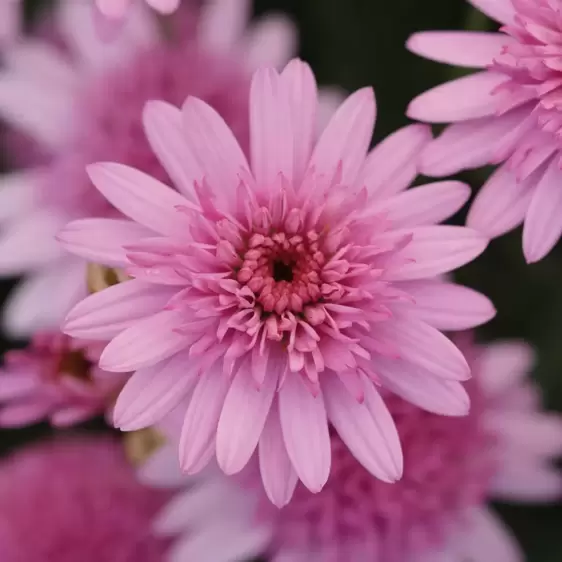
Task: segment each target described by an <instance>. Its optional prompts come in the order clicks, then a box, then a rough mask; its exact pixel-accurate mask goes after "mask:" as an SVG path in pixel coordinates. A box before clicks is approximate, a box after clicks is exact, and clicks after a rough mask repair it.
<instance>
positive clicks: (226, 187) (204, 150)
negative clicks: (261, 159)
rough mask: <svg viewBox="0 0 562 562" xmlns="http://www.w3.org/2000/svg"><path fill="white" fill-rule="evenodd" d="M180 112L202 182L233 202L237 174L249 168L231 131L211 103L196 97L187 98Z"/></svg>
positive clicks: (215, 192) (186, 137)
mask: <svg viewBox="0 0 562 562" xmlns="http://www.w3.org/2000/svg"><path fill="white" fill-rule="evenodd" d="M182 112H183V132H184V137H185V139H186V142H187V144H188V146H189V149H190V151H191V154H193V156H194V158H195V160H196V161H197V163H198V164H199V166H200V167H201V170H202V172H203V174H204V177H205V181H206V182H207V184H208V185H209V186H210V187H211V189H212V191H213V193H214V194H216V195H219V196H221V197H222V198H223V199H226V200H227V201H229V200H230V201H233V200H234V198H235V195H236V189H237V187H238V184H239V183H240V174H241V172H244V171H245V170H248V169H249V166H248V162H247V161H246V157H245V156H244V153H243V152H242V149H241V148H240V145H239V144H238V141H237V140H236V138H235V136H234V133H233V132H232V131H231V130H230V128H229V127H228V125H227V124H226V123H225V122H224V119H223V118H222V117H221V116H220V115H219V114H218V113H217V112H216V111H215V110H214V109H213V108H212V107H211V106H210V105H208V104H206V103H205V102H204V101H202V100H200V99H198V98H194V97H188V98H187V100H186V101H185V103H184V105H183V108H182ZM201 179H202V178H201Z"/></svg>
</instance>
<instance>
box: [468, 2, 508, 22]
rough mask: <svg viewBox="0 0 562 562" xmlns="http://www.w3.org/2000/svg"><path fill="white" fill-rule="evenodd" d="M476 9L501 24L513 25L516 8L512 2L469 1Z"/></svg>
mask: <svg viewBox="0 0 562 562" xmlns="http://www.w3.org/2000/svg"><path fill="white" fill-rule="evenodd" d="M468 1H469V2H470V3H471V4H472V5H473V6H474V7H475V8H478V9H479V10H480V11H481V12H483V13H484V14H486V15H487V16H489V17H491V18H492V19H494V20H496V21H498V22H500V23H512V22H513V16H514V15H515V8H514V7H513V4H512V0H468Z"/></svg>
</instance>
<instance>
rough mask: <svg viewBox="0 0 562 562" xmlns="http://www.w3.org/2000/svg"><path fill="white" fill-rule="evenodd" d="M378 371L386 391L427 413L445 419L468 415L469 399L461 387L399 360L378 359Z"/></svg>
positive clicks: (454, 382) (459, 384) (457, 383)
mask: <svg viewBox="0 0 562 562" xmlns="http://www.w3.org/2000/svg"><path fill="white" fill-rule="evenodd" d="M376 372H377V374H378V375H379V377H380V379H381V381H382V384H383V386H384V387H385V388H387V389H388V390H390V391H391V392H394V393H395V394H398V396H401V397H402V398H404V399H405V400H407V401H408V402H411V403H412V404H415V405H416V406H419V407H420V408H422V409H424V410H428V411H429V412H433V413H435V414H441V415H444V416H466V415H467V414H468V410H469V406H470V399H469V397H468V394H467V393H466V391H465V390H464V388H463V386H462V384H461V383H460V382H457V381H451V380H446V379H443V378H437V377H434V376H432V375H431V374H430V373H428V372H427V371H425V370H424V369H422V368H420V367H418V366H415V365H412V364H411V363H407V362H405V361H402V360H400V359H384V358H377V362H376Z"/></svg>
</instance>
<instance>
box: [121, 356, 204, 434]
mask: <svg viewBox="0 0 562 562" xmlns="http://www.w3.org/2000/svg"><path fill="white" fill-rule="evenodd" d="M196 375H197V374H196V373H195V372H190V371H189V354H188V352H186V351H184V352H180V353H177V354H176V355H173V356H172V357H170V358H168V359H165V360H164V361H160V362H159V363H157V364H156V365H152V366H150V367H145V368H144V369H139V370H138V371H136V372H135V373H133V375H132V376H131V378H130V379H129V380H128V381H127V383H126V384H125V386H124V387H123V390H122V391H121V393H120V394H119V397H118V398H117V402H116V403H115V408H114V410H113V423H114V425H115V427H118V428H119V429H121V430H122V431H135V430H137V429H142V428H145V427H149V426H151V425H154V424H155V423H157V422H159V421H160V420H161V419H162V418H163V417H164V416H166V415H167V414H168V413H169V412H171V411H172V410H173V409H174V408H175V407H176V406H177V405H178V404H179V403H180V402H181V401H182V400H183V399H184V398H185V397H186V396H187V395H188V393H189V392H190V390H192V389H193V388H194V386H195V384H196V383H197V376H196Z"/></svg>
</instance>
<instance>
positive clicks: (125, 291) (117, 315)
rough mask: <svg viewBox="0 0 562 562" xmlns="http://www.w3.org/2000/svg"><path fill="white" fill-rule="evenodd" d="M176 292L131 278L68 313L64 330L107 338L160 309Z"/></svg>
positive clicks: (78, 336)
mask: <svg viewBox="0 0 562 562" xmlns="http://www.w3.org/2000/svg"><path fill="white" fill-rule="evenodd" d="M174 293H175V290H174V289H173V288H165V287H154V285H149V284H147V283H143V282H142V281H137V280H136V279H132V280H130V281H126V282H125V283H119V284H118V285H113V286H112V287H108V288H107V289H104V290H103V291H99V292H97V293H94V294H92V295H90V296H88V297H86V298H85V299H84V300H82V301H81V302H79V303H78V304H77V305H76V306H75V307H74V308H73V309H72V310H71V311H70V312H69V313H68V315H67V317H66V320H65V324H64V331H65V332H66V333H67V334H70V335H72V336H74V337H76V338H83V339H94V340H109V339H111V338H113V337H115V336H116V335H118V334H119V333H121V332H123V331H124V330H126V329H127V328H130V327H131V326H132V325H134V324H135V323H136V322H137V321H138V320H142V319H143V318H146V317H148V316H151V315H153V314H155V313H157V312H159V311H161V310H162V309H163V308H164V306H165V305H166V303H167V302H168V301H169V300H170V298H171V297H172V295H173V294H174Z"/></svg>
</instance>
